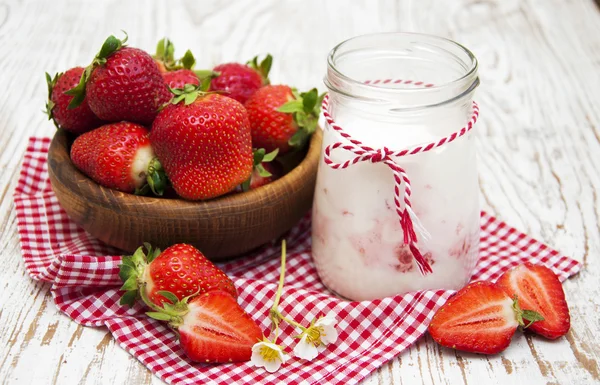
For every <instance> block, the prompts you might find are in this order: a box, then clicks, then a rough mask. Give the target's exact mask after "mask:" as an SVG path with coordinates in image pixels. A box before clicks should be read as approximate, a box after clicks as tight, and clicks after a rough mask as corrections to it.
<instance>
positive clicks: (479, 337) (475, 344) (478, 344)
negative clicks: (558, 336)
mask: <svg viewBox="0 0 600 385" xmlns="http://www.w3.org/2000/svg"><path fill="white" fill-rule="evenodd" d="M524 318H525V319H527V320H529V321H535V320H538V319H540V318H539V314H535V312H530V311H523V310H521V309H520V307H519V305H518V303H517V301H516V300H512V299H511V298H510V297H509V296H508V294H506V293H505V292H504V290H502V288H500V287H498V286H496V285H494V284H493V283H490V282H475V283H471V284H469V285H467V286H465V287H464V288H463V289H461V290H459V291H458V292H457V293H456V294H455V295H454V296H453V297H452V298H450V299H449V300H448V302H446V304H444V306H442V307H441V308H440V309H439V310H438V311H437V312H436V313H435V315H434V316H433V319H432V320H431V323H430V324H429V334H431V337H433V339H434V340H435V341H436V342H437V343H439V344H440V345H442V346H446V347H449V348H452V349H458V350H464V351H467V352H473V353H483V354H495V353H499V352H501V351H503V350H504V349H506V348H507V347H508V345H509V344H510V340H511V338H512V336H513V335H514V334H515V331H516V330H517V327H518V326H520V325H521V326H524V321H523V319H524Z"/></svg>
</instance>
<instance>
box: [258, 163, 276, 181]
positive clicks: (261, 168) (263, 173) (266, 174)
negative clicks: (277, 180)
mask: <svg viewBox="0 0 600 385" xmlns="http://www.w3.org/2000/svg"><path fill="white" fill-rule="evenodd" d="M256 171H258V175H260V176H262V177H263V178H268V177H270V176H272V175H273V174H271V173H270V172H268V171H267V170H265V168H264V166H263V165H262V164H257V165H256Z"/></svg>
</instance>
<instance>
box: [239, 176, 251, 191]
mask: <svg viewBox="0 0 600 385" xmlns="http://www.w3.org/2000/svg"><path fill="white" fill-rule="evenodd" d="M251 181H252V177H250V178H248V179H246V180H245V181H244V183H242V184H241V185H240V187H241V188H242V191H248V190H250V182H251Z"/></svg>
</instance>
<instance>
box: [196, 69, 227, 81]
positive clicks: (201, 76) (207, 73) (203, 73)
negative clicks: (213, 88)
mask: <svg viewBox="0 0 600 385" xmlns="http://www.w3.org/2000/svg"><path fill="white" fill-rule="evenodd" d="M194 73H195V74H196V76H197V77H198V79H200V80H204V78H207V77H210V79H211V80H212V79H214V78H216V77H217V76H219V75H220V74H221V73H220V72H216V71H213V70H194Z"/></svg>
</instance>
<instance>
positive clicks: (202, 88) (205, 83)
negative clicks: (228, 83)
mask: <svg viewBox="0 0 600 385" xmlns="http://www.w3.org/2000/svg"><path fill="white" fill-rule="evenodd" d="M211 81H212V76H206V77H205V78H204V79H202V82H201V83H200V89H199V90H200V91H202V92H207V91H208V90H209V88H210V82H211Z"/></svg>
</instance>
